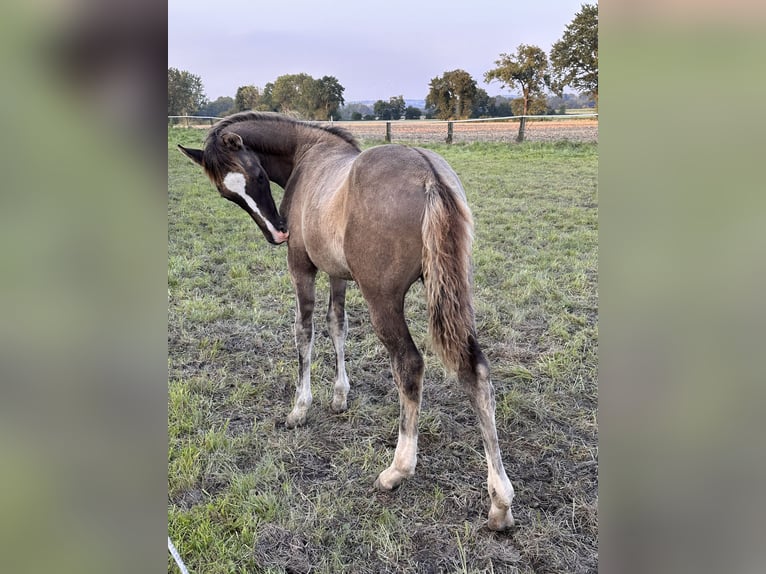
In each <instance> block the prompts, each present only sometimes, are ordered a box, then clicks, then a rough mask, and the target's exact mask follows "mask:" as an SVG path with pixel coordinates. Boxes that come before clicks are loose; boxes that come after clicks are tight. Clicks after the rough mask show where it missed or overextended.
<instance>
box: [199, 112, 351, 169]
mask: <svg viewBox="0 0 766 574" xmlns="http://www.w3.org/2000/svg"><path fill="white" fill-rule="evenodd" d="M250 121H259V122H263V121H268V122H281V123H284V124H290V125H294V126H300V127H304V128H308V129H311V130H320V131H321V132H324V133H328V134H331V135H333V136H335V137H338V138H340V139H341V140H343V141H344V142H346V143H347V144H349V145H351V146H353V147H354V149H356V150H357V151H361V148H360V147H359V142H357V141H356V138H354V136H353V135H351V133H350V132H348V131H347V130H345V129H343V128H341V127H337V126H328V125H324V124H320V123H316V122H306V121H301V120H295V119H292V118H290V117H288V116H284V115H280V114H276V113H273V112H253V111H246V112H238V113H236V114H232V115H230V116H227V117H225V118H223V119H222V120H219V121H218V122H216V123H215V124H214V125H213V127H212V128H210V131H209V132H208V134H207V137H206V138H205V153H204V159H203V164H204V167H205V171H207V173H208V175H209V176H210V179H212V180H213V183H216V184H217V183H218V182H219V181H220V180H221V179H222V178H223V177H224V175H225V174H226V173H228V172H230V171H241V170H242V166H241V165H239V163H238V162H237V161H236V160H235V159H234V158H232V156H231V154H230V153H228V151H227V150H226V149H225V148H224V147H223V145H222V142H221V138H220V137H219V136H220V135H221V134H222V133H223V131H224V130H225V129H226V128H228V127H230V126H232V125H234V124H239V123H243V122H250Z"/></svg>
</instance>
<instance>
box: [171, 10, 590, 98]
mask: <svg viewBox="0 0 766 574" xmlns="http://www.w3.org/2000/svg"><path fill="white" fill-rule="evenodd" d="M584 3H595V2H594V0H590V1H589V0H536V1H535V0H526V1H523V2H521V1H508V0H460V1H453V0H441V1H439V0H420V1H417V0H415V1H412V0H409V1H405V0H379V1H369V0H367V1H351V0H335V1H325V2H321V1H318V0H317V1H311V0H269V1H267V2H263V1H252V0H250V1H245V0H207V1H206V2H200V1H199V0H169V1H168V66H169V67H174V68H178V69H181V70H186V71H188V72H191V73H193V74H196V75H198V76H200V77H201V78H202V82H203V84H204V86H205V93H206V94H207V96H208V98H209V99H211V100H214V99H216V98H218V97H219V96H230V97H234V95H235V94H236V92H237V88H238V87H239V86H244V85H255V86H258V87H260V88H262V87H263V86H264V85H265V84H266V83H267V82H273V81H274V80H275V79H276V78H277V77H278V76H281V75H284V74H298V73H301V72H305V73H307V74H309V75H311V76H313V77H314V78H321V77H322V76H335V77H336V78H337V79H338V81H339V82H340V84H341V85H342V86H343V87H345V89H346V91H345V92H344V94H343V96H344V98H345V100H346V102H353V101H359V100H379V99H383V100H387V99H388V98H390V97H392V96H398V95H403V96H404V97H405V98H406V99H424V98H425V97H426V94H427V93H428V83H429V82H430V81H431V79H432V78H434V77H437V76H441V75H442V74H443V73H444V72H447V71H450V70H455V69H457V68H461V69H463V70H466V71H467V72H468V73H469V74H471V76H473V78H474V79H475V80H476V81H477V83H478V85H479V87H482V88H484V89H485V90H487V92H488V93H489V94H490V95H497V94H505V95H507V94H508V93H509V92H508V90H503V89H501V87H500V85H499V84H498V83H497V82H493V83H492V84H489V85H488V84H485V83H484V73H485V72H486V71H487V70H489V69H491V68H493V67H495V64H494V62H495V60H496V59H497V58H498V57H499V55H500V54H501V53H503V52H505V53H510V52H515V51H516V48H517V46H518V45H519V44H534V45H536V46H539V47H540V48H542V49H543V50H545V51H546V52H549V51H550V48H551V45H552V44H553V43H554V42H556V41H557V40H559V39H560V38H561V36H562V34H563V32H564V28H565V27H566V26H567V24H569V23H570V22H571V21H572V18H573V17H574V15H575V14H576V13H577V12H578V11H579V10H580V7H581V5H582V4H584Z"/></svg>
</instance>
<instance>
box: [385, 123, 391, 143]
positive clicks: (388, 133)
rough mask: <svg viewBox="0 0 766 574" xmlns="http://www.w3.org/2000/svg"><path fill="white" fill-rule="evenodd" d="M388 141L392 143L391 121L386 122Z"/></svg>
mask: <svg viewBox="0 0 766 574" xmlns="http://www.w3.org/2000/svg"><path fill="white" fill-rule="evenodd" d="M386 142H387V143H391V122H386Z"/></svg>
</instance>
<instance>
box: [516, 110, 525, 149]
mask: <svg viewBox="0 0 766 574" xmlns="http://www.w3.org/2000/svg"><path fill="white" fill-rule="evenodd" d="M526 126H527V117H526V116H521V121H519V135H517V136H516V141H517V142H519V143H521V142H523V141H524V129H525V128H526Z"/></svg>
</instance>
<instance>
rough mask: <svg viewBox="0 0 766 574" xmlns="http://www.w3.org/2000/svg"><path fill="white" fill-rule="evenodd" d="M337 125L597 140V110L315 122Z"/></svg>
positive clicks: (367, 130)
mask: <svg viewBox="0 0 766 574" xmlns="http://www.w3.org/2000/svg"><path fill="white" fill-rule="evenodd" d="M218 119H220V118H213V117H207V116H205V117H199V116H168V125H169V126H177V127H198V128H206V127H209V126H211V125H212V124H213V123H215V121H216V120H218ZM318 123H324V124H330V123H331V124H332V125H335V126H341V127H343V128H345V129H346V130H348V131H349V132H351V133H352V134H353V135H354V137H356V138H357V139H358V140H360V141H363V142H394V143H412V142H422V143H438V142H441V143H445V142H446V143H455V142H472V141H494V142H518V141H521V140H523V141H561V140H567V141H573V142H594V143H595V142H598V114H595V113H594V114H569V115H555V116H510V117H504V118H481V119H472V120H448V121H445V120H392V121H382V120H374V121H335V122H318Z"/></svg>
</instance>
